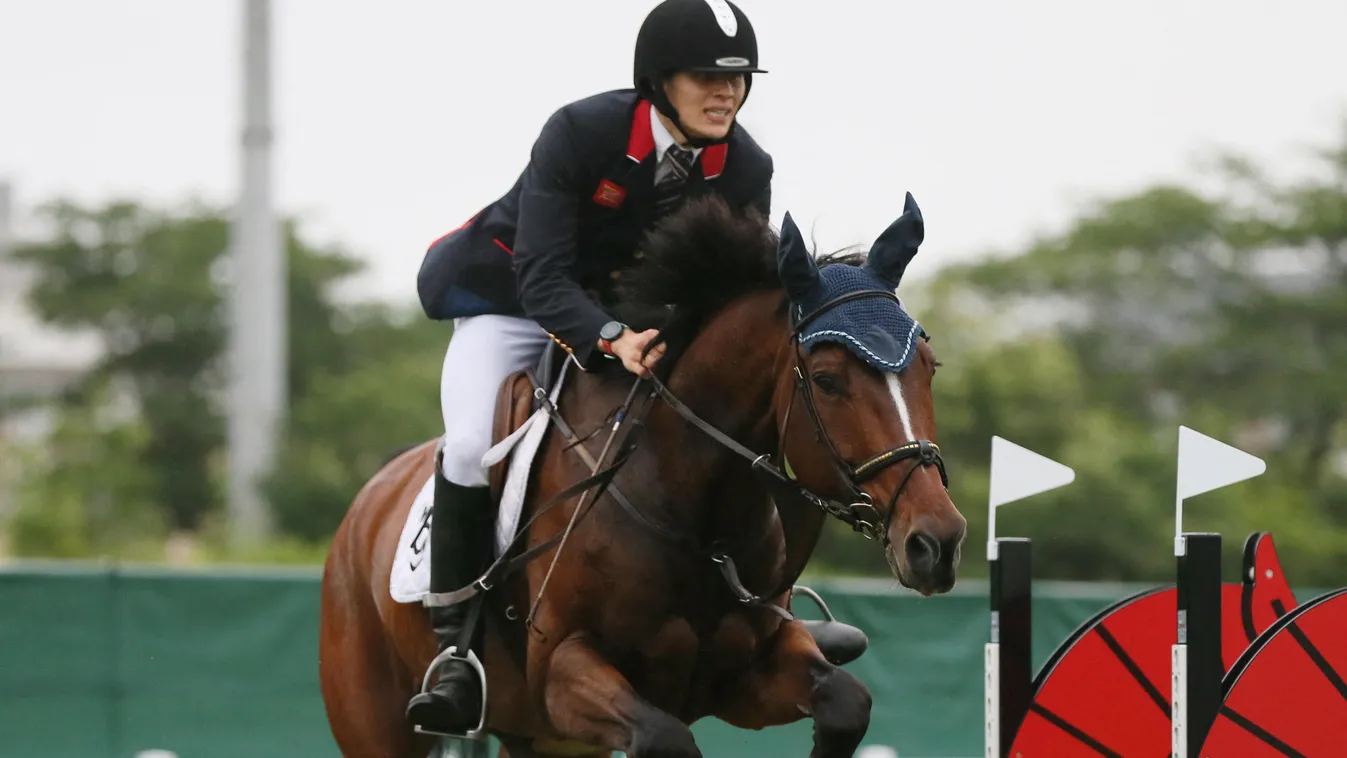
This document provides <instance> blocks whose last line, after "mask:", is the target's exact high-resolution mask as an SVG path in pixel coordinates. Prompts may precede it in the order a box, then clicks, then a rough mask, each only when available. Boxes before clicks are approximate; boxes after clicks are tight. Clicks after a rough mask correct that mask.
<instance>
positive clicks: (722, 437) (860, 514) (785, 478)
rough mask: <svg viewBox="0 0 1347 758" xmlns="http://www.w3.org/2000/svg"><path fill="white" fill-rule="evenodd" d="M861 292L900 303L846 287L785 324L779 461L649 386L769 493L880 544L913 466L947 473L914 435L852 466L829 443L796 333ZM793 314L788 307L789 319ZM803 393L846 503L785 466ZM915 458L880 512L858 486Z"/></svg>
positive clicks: (929, 445) (658, 385)
mask: <svg viewBox="0 0 1347 758" xmlns="http://www.w3.org/2000/svg"><path fill="white" fill-rule="evenodd" d="M866 297H884V298H889V299H891V300H893V301H894V302H895V303H898V302H900V301H899V300H898V296H897V295H896V294H894V293H893V292H891V291H888V290H877V289H876V290H857V291H855V292H848V293H845V294H842V295H839V296H837V297H834V298H832V299H831V300H828V301H826V302H824V303H823V304H822V305H820V306H818V307H817V308H815V309H814V310H813V311H811V312H810V313H809V314H808V315H806V316H803V317H801V318H799V319H798V320H792V323H791V324H790V336H789V338H788V339H789V340H790V342H791V349H792V351H793V352H794V353H795V366H794V369H793V371H794V373H795V391H794V392H792V393H791V397H790V402H789V403H788V404H787V406H786V412H785V414H784V415H783V418H782V423H781V427H780V429H779V430H778V434H777V440H778V443H777V456H776V457H777V458H778V460H780V462H781V463H780V465H778V464H777V463H774V462H773V461H772V460H771V458H770V456H768V455H766V454H761V455H759V454H755V453H754V452H753V451H751V450H749V449H748V448H746V447H744V446H743V445H741V444H739V443H738V442H736V441H735V440H734V439H732V438H731V437H729V436H728V435H726V434H724V433H723V432H721V431H720V430H719V429H716V428H715V427H714V426H712V425H711V424H709V423H707V422H706V421H704V420H703V419H701V418H700V417H699V416H697V414H696V413H694V412H693V411H692V409H690V408H688V407H687V406H686V405H684V404H683V402H682V401H680V400H679V399H678V398H677V397H675V396H674V395H673V393H672V392H670V391H669V389H668V387H666V386H665V385H664V384H663V383H662V382H660V381H659V379H658V378H655V377H651V379H650V381H651V383H652V384H653V386H654V389H655V392H656V393H657V394H658V395H659V396H660V397H661V398H662V399H663V400H664V401H665V402H666V403H667V404H668V405H669V406H670V407H671V408H673V410H674V411H675V412H676V413H678V415H680V416H682V417H683V418H684V419H686V420H687V421H688V422H690V423H691V424H692V425H693V426H696V427H697V428H698V429H701V430H702V431H703V432H704V433H706V434H708V435H710V436H711V437H712V438H713V439H715V440H716V441H717V442H719V443H721V444H722V445H723V446H725V447H727V448H729V449H730V450H731V451H733V452H735V453H737V454H738V455H739V456H741V457H743V458H746V459H748V460H749V461H750V463H751V464H752V466H753V469H754V471H756V472H758V473H759V474H760V475H762V476H763V477H764V478H765V479H766V481H767V484H768V488H769V489H770V490H771V491H772V494H773V496H774V497H791V498H801V499H803V500H805V501H807V502H809V503H812V504H813V505H815V506H817V507H819V508H821V509H822V510H823V511H824V512H826V513H827V514H828V515H830V516H833V517H834V518H837V519H838V520H840V521H842V522H843V523H845V524H847V525H848V526H850V527H851V528H852V529H853V530H854V531H856V532H858V533H860V534H861V535H862V536H863V537H865V538H866V539H868V540H876V539H878V540H879V541H880V543H881V544H882V545H883V546H884V548H886V549H887V548H888V547H889V545H890V540H889V525H890V522H891V521H892V520H893V514H894V509H895V508H896V507H897V504H898V498H899V497H900V496H901V495H902V492H903V490H904V489H905V488H906V487H907V483H908V482H909V481H910V480H911V479H912V475H913V474H914V473H916V472H917V470H918V469H921V468H924V467H926V466H935V467H936V469H937V470H938V471H939V472H940V483H941V484H942V485H943V486H944V487H945V488H946V489H948V488H949V476H948V474H947V473H946V471H945V463H944V460H943V459H942V458H941V457H940V446H939V445H937V444H935V443H934V442H931V441H930V440H924V439H921V440H913V441H911V442H906V443H904V444H902V445H898V446H896V447H892V448H890V449H888V450H885V451H883V452H881V453H877V454H875V455H873V456H871V457H870V458H867V459H866V460H864V461H862V462H861V463H859V464H856V465H854V466H853V465H851V464H850V463H848V462H847V461H846V460H845V459H844V458H843V457H842V455H841V454H840V453H838V451H837V446H836V445H835V444H834V443H833V440H832V437H831V436H830V435H829V434H828V430H827V428H826V427H825V426H824V423H823V418H822V417H821V416H820V415H819V412H818V406H817V404H816V403H815V400H814V392H813V386H812V383H811V382H810V381H809V379H807V378H806V375H805V374H806V372H805V366H804V353H803V348H802V346H801V344H800V336H801V334H802V333H803V331H804V328H805V327H806V326H808V325H809V324H810V323H812V322H814V321H815V320H817V319H818V318H819V317H820V316H822V315H823V314H825V313H827V312H828V311H830V310H832V309H833V308H836V307H838V306H839V305H842V304H843V303H847V302H851V301H853V300H859V299H861V298H866ZM793 316H794V313H793V312H792V319H793ZM797 395H799V396H803V398H804V405H805V409H806V410H807V412H808V413H809V418H810V422H811V423H812V424H813V427H814V435H815V437H816V438H817V439H819V440H820V441H822V442H823V443H824V445H825V446H826V447H827V449H828V453H829V455H830V457H831V459H832V464H833V467H834V468H835V469H836V470H837V472H838V474H839V476H840V477H841V479H842V481H843V482H844V484H845V485H846V487H847V489H848V491H849V494H850V500H851V502H850V503H843V502H839V501H837V500H833V499H830V498H825V497H822V496H820V495H817V494H815V493H813V492H812V491H810V490H809V489H807V488H806V487H804V486H803V485H801V484H800V483H799V482H798V481H796V479H795V477H794V474H793V473H792V472H791V471H790V463H789V462H788V461H787V460H786V454H785V447H786V434H787V433H788V430H789V422H790V414H791V411H792V409H793V408H794V405H795V398H796V396H797ZM909 459H915V461H916V462H915V464H914V465H913V466H912V467H911V468H910V469H909V470H908V472H907V474H906V475H905V476H904V477H903V480H902V482H901V483H900V484H899V485H898V487H897V488H896V489H894V491H893V495H892V496H891V497H890V498H889V502H888V503H887V504H885V507H884V511H883V512H882V513H881V512H880V511H879V510H877V509H876V508H875V506H874V499H873V498H871V497H870V495H869V494H868V493H866V492H865V491H864V490H863V489H862V488H861V485H862V484H863V483H864V482H866V481H868V480H870V479H872V478H874V476H875V475H876V474H878V473H879V472H880V471H883V470H884V469H886V468H888V467H890V466H893V465H895V464H897V463H900V462H902V461H905V460H909Z"/></svg>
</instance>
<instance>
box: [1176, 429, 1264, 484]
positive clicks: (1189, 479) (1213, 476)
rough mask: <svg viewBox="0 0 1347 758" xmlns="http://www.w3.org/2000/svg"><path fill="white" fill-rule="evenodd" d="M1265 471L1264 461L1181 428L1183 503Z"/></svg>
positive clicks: (1180, 481)
mask: <svg viewBox="0 0 1347 758" xmlns="http://www.w3.org/2000/svg"><path fill="white" fill-rule="evenodd" d="M1265 471H1267V464H1266V463H1264V462H1263V460H1262V459H1261V458H1257V457H1254V456H1252V455H1249V454H1248V453H1246V452H1244V451H1243V450H1240V449H1239V448H1235V447H1231V446H1229V445H1227V444H1225V443H1224V442H1221V441H1220V440H1215V439H1212V438H1211V437H1208V436H1207V435H1205V434H1202V433H1201V432H1195V431H1193V430H1192V429H1189V428H1188V427H1186V426H1180V427H1179V484H1178V497H1179V499H1180V500H1184V499H1187V498H1190V497H1192V496H1193V495H1201V494H1202V493H1203V492H1210V491H1212V490H1218V489H1220V488H1222V487H1227V486H1229V485H1231V484H1234V483H1235V482H1242V481H1244V480H1245V479H1252V478H1254V477H1255V476H1258V475H1259V474H1262V473H1263V472H1265Z"/></svg>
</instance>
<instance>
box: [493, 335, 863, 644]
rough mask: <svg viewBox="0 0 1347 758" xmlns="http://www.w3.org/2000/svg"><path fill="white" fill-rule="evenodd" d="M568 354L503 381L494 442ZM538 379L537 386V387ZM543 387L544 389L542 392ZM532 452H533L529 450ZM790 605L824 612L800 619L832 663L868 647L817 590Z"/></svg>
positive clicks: (499, 482) (550, 385)
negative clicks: (807, 605)
mask: <svg viewBox="0 0 1347 758" xmlns="http://www.w3.org/2000/svg"><path fill="white" fill-rule="evenodd" d="M566 359H567V356H566V355H565V354H564V353H562V351H561V348H560V347H559V346H558V345H557V344H556V343H548V345H547V346H546V347H545V348H544V349H543V353H542V356H541V357H540V358H539V359H538V363H537V365H536V366H534V367H533V368H532V369H521V370H519V371H516V372H514V373H512V374H510V375H509V376H507V377H506V378H505V381H503V382H501V386H500V390H499V392H498V394H497V396H496V407H495V423H494V424H493V427H492V431H491V444H492V445H496V444H498V443H500V442H501V441H502V440H504V439H505V438H506V437H509V436H510V435H511V434H512V433H514V432H515V431H517V430H518V429H519V428H520V426H522V425H523V424H524V422H525V421H527V420H528V419H529V417H530V416H532V415H533V414H534V413H535V412H536V411H537V410H538V409H539V408H540V407H541V405H542V402H541V400H540V398H539V395H540V394H541V395H542V397H549V396H550V395H551V394H552V392H553V390H554V389H555V388H556V384H557V381H558V378H559V376H560V374H561V369H562V367H563V366H564V365H565V361H566ZM535 382H536V387H535ZM539 390H541V391H539ZM530 454H532V451H530ZM513 457H514V451H513V450H512V451H510V452H509V453H507V454H506V455H505V457H504V458H502V459H501V460H499V461H497V462H496V463H494V464H492V465H491V467H490V468H489V469H488V471H487V481H488V484H489V486H490V490H491V499H492V502H493V503H495V504H497V507H499V503H500V501H501V496H502V493H503V491H504V488H505V482H506V477H507V475H508V474H509V470H510V462H511V460H512V459H513ZM790 594H791V599H792V603H791V605H794V603H793V600H794V598H795V597H797V596H799V595H804V596H805V597H807V598H808V599H809V600H811V601H812V602H813V603H814V604H815V605H816V606H817V607H818V609H819V611H820V612H821V613H822V614H823V618H822V619H819V620H814V619H800V621H801V622H802V623H803V624H804V625H805V628H806V629H808V630H809V633H810V634H811V635H812V636H813V638H814V642H815V644H817V645H818V647H819V651H820V652H822V653H823V656H824V657H825V658H826V659H827V660H828V661H829V662H830V663H832V664H833V665H836V666H841V665H843V664H846V663H850V662H851V661H854V660H856V659H857V658H859V657H861V655H863V654H864V653H865V651H866V649H867V648H868V647H869V639H868V638H867V637H866V635H865V633H864V632H863V631H861V630H860V629H858V628H856V627H854V626H851V625H850V624H845V623H843V622H841V621H837V620H836V619H835V618H834V617H833V615H832V612H831V611H830V610H829V608H828V605H827V604H826V603H825V602H824V601H823V598H822V597H820V596H819V595H818V593H817V592H815V591H814V590H812V589H810V588H808V587H805V586H802V585H796V586H795V587H793V588H792V589H791V593H790Z"/></svg>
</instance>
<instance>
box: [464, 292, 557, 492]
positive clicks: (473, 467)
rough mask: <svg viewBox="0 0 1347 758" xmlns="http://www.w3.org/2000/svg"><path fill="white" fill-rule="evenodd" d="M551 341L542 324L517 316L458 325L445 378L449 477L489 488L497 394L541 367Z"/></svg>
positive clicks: (480, 318)
mask: <svg viewBox="0 0 1347 758" xmlns="http://www.w3.org/2000/svg"><path fill="white" fill-rule="evenodd" d="M550 340H551V338H550V337H548V336H547V332H545V331H543V328H542V327H540V326H538V324H537V322H535V321H532V320H531V319H527V318H519V317H516V316H496V315H485V316H470V317H468V318H460V319H455V320H454V333H453V336H452V337H451V338H450V340H449V349H448V350H447V351H445V354H444V368H443V369H442V370H441V373H440V411H441V413H443V414H444V478H446V479H448V480H449V481H451V482H453V483H454V484H457V485H460V486H463V487H484V486H486V484H487V475H486V469H485V468H483V466H482V456H484V455H486V451H487V450H488V449H490V447H491V427H492V425H493V422H494V421H495V410H496V395H497V393H498V392H499V391H500V385H501V383H502V382H504V381H505V377H507V376H509V375H510V374H511V373H513V372H515V371H518V370H520V369H522V368H528V367H532V366H536V365H537V363H538V359H539V358H540V357H542V353H543V348H545V347H546V346H547V343H548V342H549V341H550Z"/></svg>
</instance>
